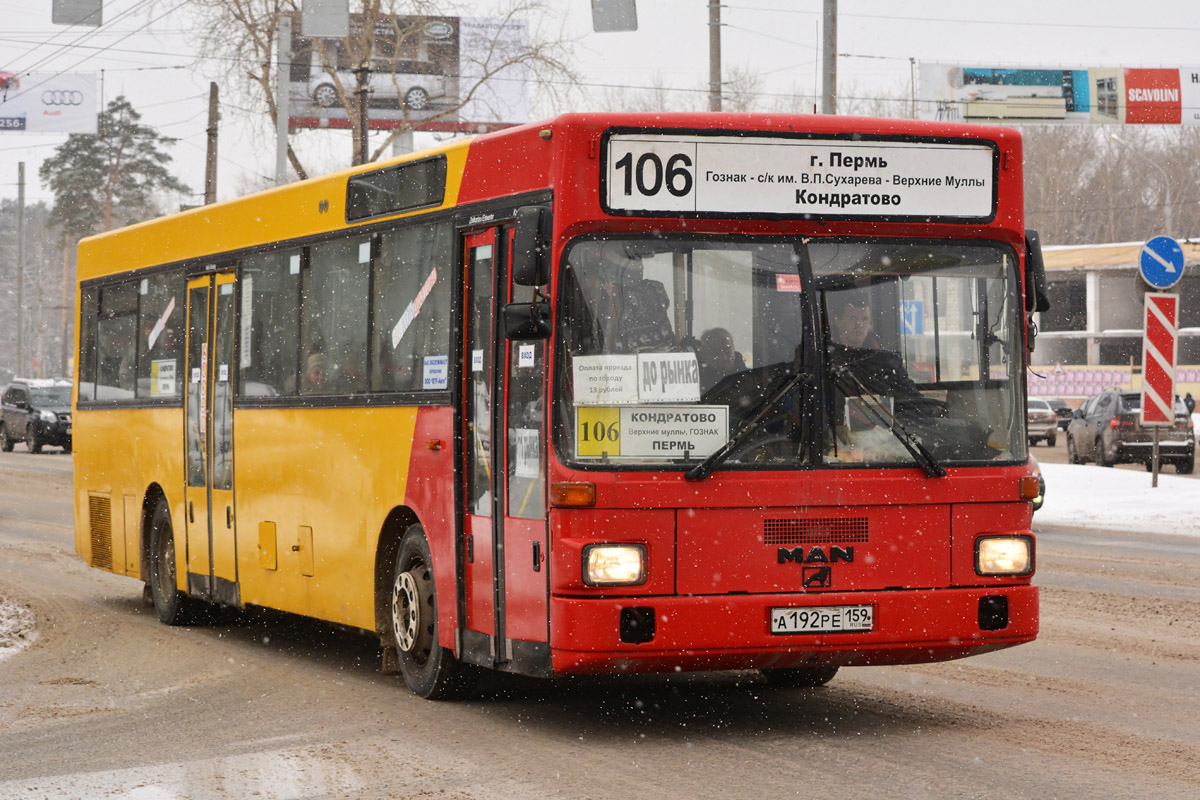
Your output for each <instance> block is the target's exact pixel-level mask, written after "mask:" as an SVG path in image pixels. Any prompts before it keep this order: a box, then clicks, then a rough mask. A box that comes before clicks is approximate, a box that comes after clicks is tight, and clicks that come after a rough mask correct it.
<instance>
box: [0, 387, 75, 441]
mask: <svg viewBox="0 0 1200 800" xmlns="http://www.w3.org/2000/svg"><path fill="white" fill-rule="evenodd" d="M19 441H24V442H25V446H26V447H28V448H29V452H31V453H40V452H42V447H43V446H44V445H52V446H55V447H61V448H62V449H63V451H64V452H67V453H69V452H71V382H70V381H68V380H60V379H51V378H16V379H14V380H13V382H12V383H10V384H9V385H8V388H7V389H5V390H4V395H3V396H2V397H0V449H2V450H4V451H5V452H6V453H8V452H12V449H13V445H14V444H16V443H17V442H19Z"/></svg>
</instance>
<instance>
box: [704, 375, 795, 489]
mask: <svg viewBox="0 0 1200 800" xmlns="http://www.w3.org/2000/svg"><path fill="white" fill-rule="evenodd" d="M809 377H811V376H810V375H809V374H808V373H806V372H797V373H795V374H794V375H792V376H791V377H790V378H788V379H787V380H786V381H785V382H784V384H783V385H782V386H781V387H779V390H778V391H776V392H775V393H774V394H772V395H770V396H768V397H767V398H765V399H764V400H763V401H762V402H760V403H759V405H758V408H757V409H756V411H755V414H754V416H753V417H752V418H751V419H750V421H749V422H747V423H746V424H745V425H743V426H742V427H741V428H740V429H739V430H738V432H737V433H735V434H734V435H733V436H730V437H729V441H727V442H725V444H723V445H721V447H719V448H718V449H717V450H714V451H713V452H712V453H711V454H710V455H709V456H708V457H707V458H705V459H704V460H703V461H701V462H700V463H699V464H697V465H696V466H694V467H692V468H691V469H689V470H688V471H687V472H685V473H683V477H684V478H685V479H687V480H689V481H702V480H704V479H705V478H707V477H708V476H709V475H711V474H712V473H713V470H715V469H716V468H717V467H719V466H721V464H723V463H724V462H725V459H727V458H729V456H731V455H732V454H733V452H734V451H735V450H737V448H738V447H739V446H740V445H741V444H742V442H744V441H745V440H746V437H747V436H748V435H750V432H751V431H753V430H755V429H756V428H758V426H759V423H761V422H762V420H763V418H764V417H766V415H767V413H768V412H769V411H770V410H771V409H772V408H773V407H774V406H775V404H776V403H778V402H779V401H780V400H782V399H783V398H784V396H786V395H787V393H788V392H790V391H792V389H794V388H796V385H797V384H799V383H800V381H802V380H804V379H805V378H809Z"/></svg>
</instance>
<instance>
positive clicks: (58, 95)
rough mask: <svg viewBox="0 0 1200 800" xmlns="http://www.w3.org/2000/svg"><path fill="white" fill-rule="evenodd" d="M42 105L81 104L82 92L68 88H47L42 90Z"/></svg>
mask: <svg viewBox="0 0 1200 800" xmlns="http://www.w3.org/2000/svg"><path fill="white" fill-rule="evenodd" d="M42 105H44V106H78V105H83V92H80V91H74V90H70V89H48V90H46V91H44V92H42Z"/></svg>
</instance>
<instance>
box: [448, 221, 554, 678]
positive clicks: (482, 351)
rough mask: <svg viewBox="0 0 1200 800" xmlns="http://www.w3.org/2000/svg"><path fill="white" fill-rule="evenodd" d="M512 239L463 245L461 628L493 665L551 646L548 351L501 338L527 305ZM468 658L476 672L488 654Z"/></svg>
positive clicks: (490, 235) (503, 235)
mask: <svg viewBox="0 0 1200 800" xmlns="http://www.w3.org/2000/svg"><path fill="white" fill-rule="evenodd" d="M511 237H512V230H511V228H508V227H503V228H492V229H489V230H487V231H484V232H482V233H475V234H471V235H468V236H467V237H465V241H464V245H465V246H464V253H465V258H466V263H465V265H464V266H465V267H466V275H467V287H466V295H467V297H466V300H467V304H466V309H467V311H466V336H465V352H464V354H463V363H464V364H465V365H466V368H465V369H464V370H463V381H464V386H463V397H464V401H465V402H464V417H465V418H464V425H463V428H464V430H463V434H464V444H465V447H464V451H465V452H464V457H465V465H464V466H465V476H466V482H465V493H464V498H465V502H466V508H465V509H464V519H465V521H466V524H465V530H464V534H465V536H466V542H465V543H464V544H465V547H464V548H463V549H464V551H465V556H466V564H465V569H464V576H465V589H466V626H465V627H466V629H467V631H468V632H474V633H478V634H484V635H486V636H487V637H489V644H488V649H489V650H490V653H488V654H487V657H488V658H490V663H492V664H498V663H503V662H506V661H511V660H513V659H514V657H516V658H522V657H523V656H525V655H527V654H533V655H538V654H541V651H543V650H545V648H546V643H548V642H549V618H548V613H549V612H548V605H547V603H548V601H547V591H548V583H547V569H546V559H547V542H546V523H545V507H544V506H545V463H544V462H545V459H544V455H543V454H544V452H545V443H544V439H545V437H544V423H543V416H544V405H545V404H544V403H543V402H542V395H543V392H544V383H545V381H544V363H545V343H544V342H536V343H529V342H509V341H508V340H507V339H505V338H504V335H503V332H502V330H501V329H500V328H501V326H500V312H501V309H502V308H503V306H504V304H505V303H506V302H508V301H509V299H510V298H513V297H514V296H515V297H517V298H518V299H530V298H531V296H532V295H531V293H532V289H529V288H528V287H516V289H515V292H514V288H513V287H511V285H510V283H509V279H508V274H509V270H508V269H507V265H508V254H509V252H510V251H511V248H510V243H511ZM526 295H529V297H526ZM467 638H468V645H469V644H470V640H471V639H472V638H473V639H475V640H476V641H478V637H471V636H470V633H469V634H468V637H467ZM539 645H540V647H539ZM514 647H515V651H516V652H515V654H514ZM464 649H465V650H466V651H467V652H466V657H467V659H468V660H471V661H473V662H476V663H478V662H479V661H480V660H481V658H480V657H481V656H482V655H484V654H482V653H480V652H478V649H477V648H473V647H470V646H468V647H465V648H464Z"/></svg>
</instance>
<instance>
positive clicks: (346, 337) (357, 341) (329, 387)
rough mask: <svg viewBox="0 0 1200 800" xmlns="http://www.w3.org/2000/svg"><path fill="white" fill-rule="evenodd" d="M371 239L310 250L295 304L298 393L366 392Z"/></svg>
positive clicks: (358, 239)
mask: <svg viewBox="0 0 1200 800" xmlns="http://www.w3.org/2000/svg"><path fill="white" fill-rule="evenodd" d="M370 270H371V240H370V239H368V238H362V237H359V238H353V239H340V240H338V241H334V242H326V243H325V244H319V245H315V246H313V248H312V250H311V257H310V261H309V264H308V268H307V269H306V270H305V271H304V280H303V282H302V292H301V303H300V353H301V364H300V394H313V395H316V394H346V393H352V392H363V391H366V389H367V308H368V305H369V299H370V298H369V295H368V285H369V283H370Z"/></svg>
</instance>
